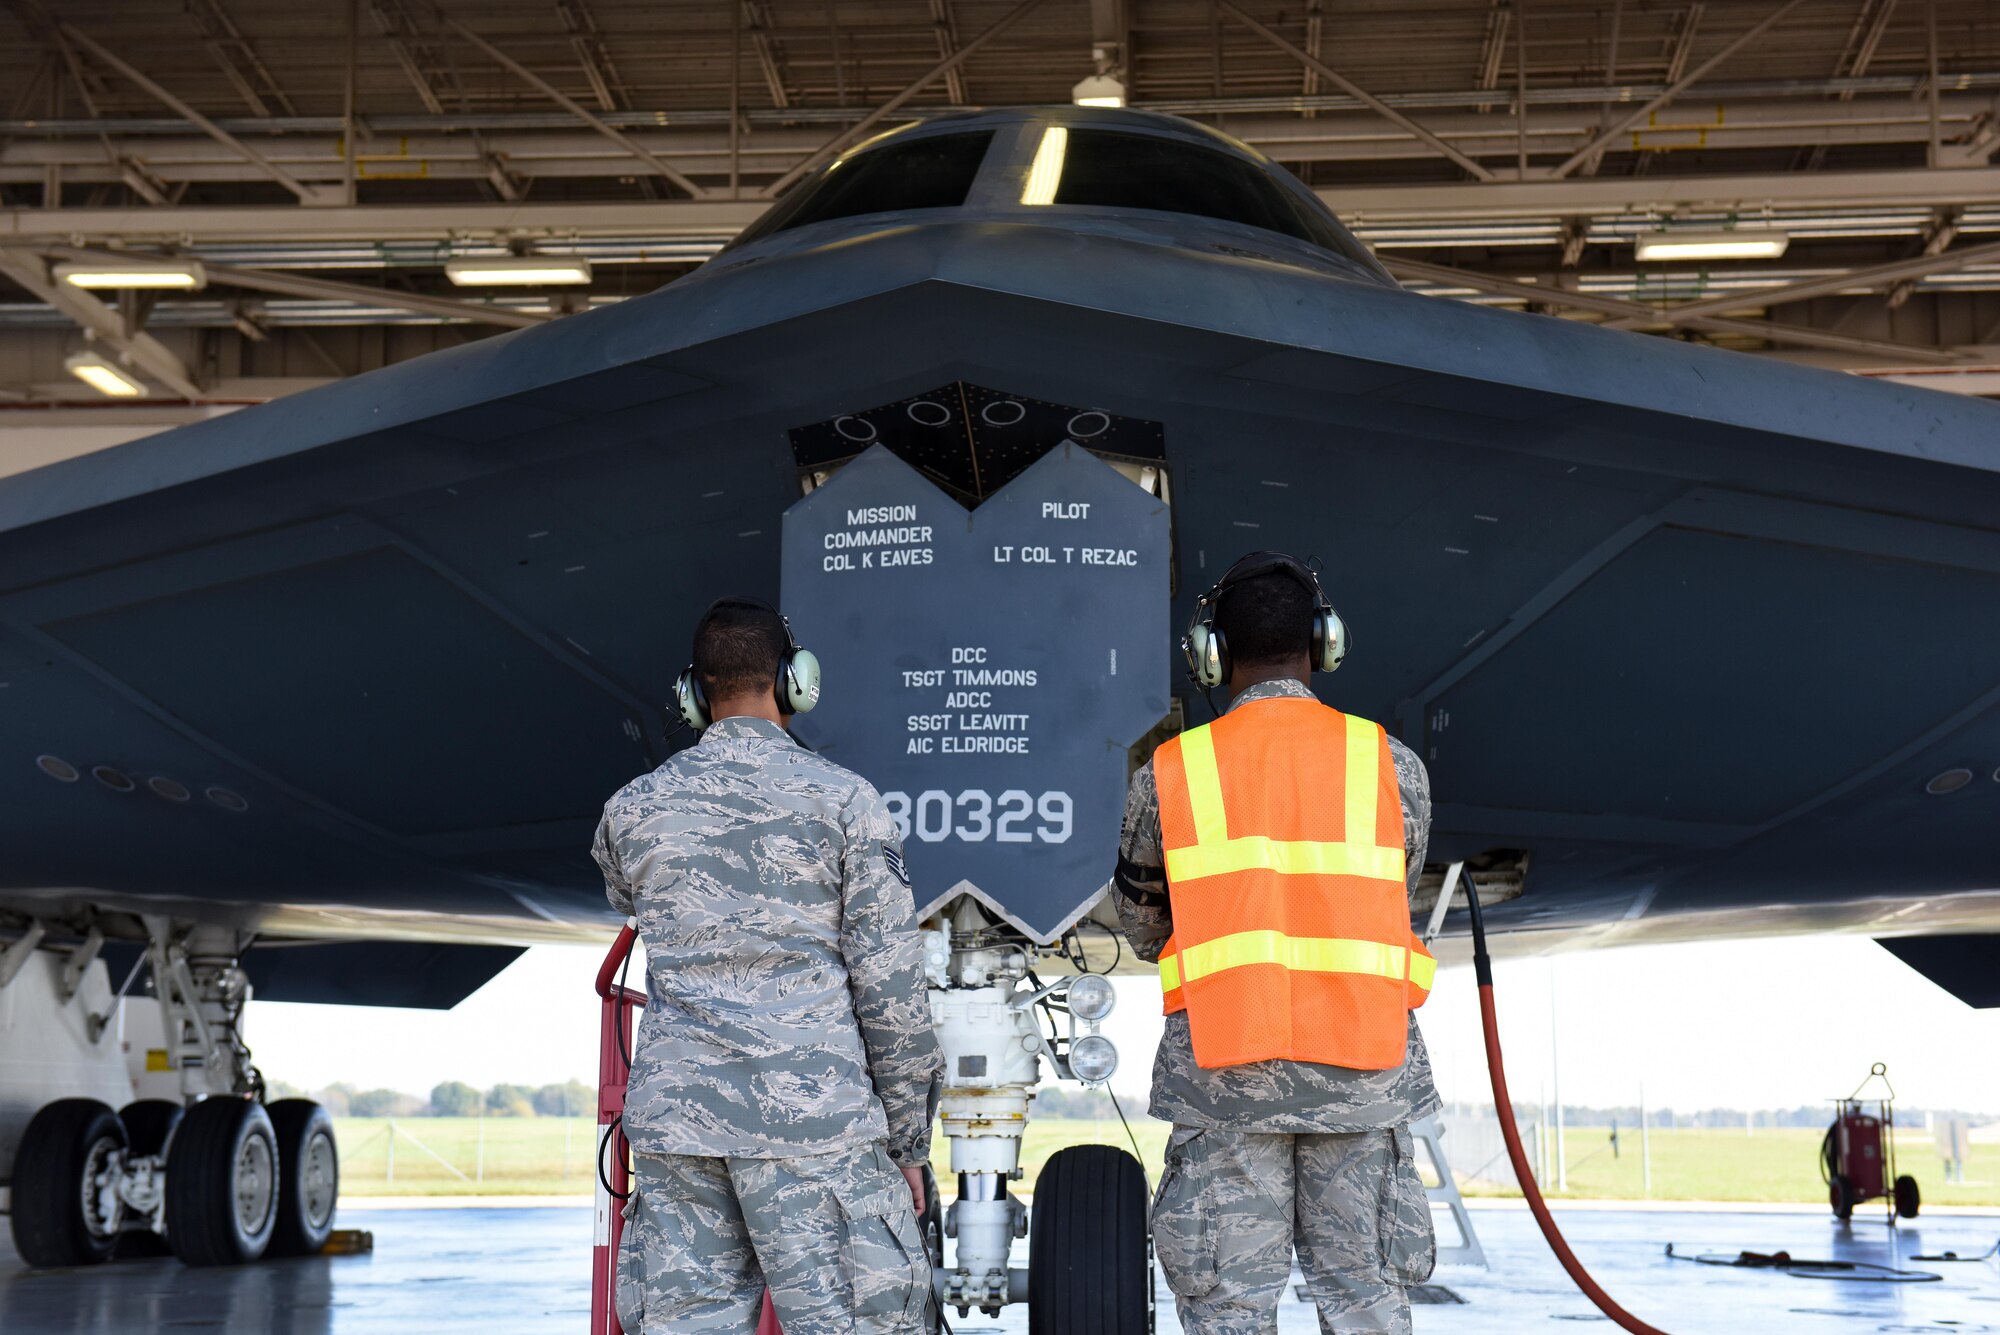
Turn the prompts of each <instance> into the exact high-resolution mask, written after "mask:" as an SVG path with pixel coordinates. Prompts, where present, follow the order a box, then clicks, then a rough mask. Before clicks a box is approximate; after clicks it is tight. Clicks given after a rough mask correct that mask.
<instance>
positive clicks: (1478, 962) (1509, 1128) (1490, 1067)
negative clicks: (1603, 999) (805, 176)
mask: <svg viewBox="0 0 2000 1335" xmlns="http://www.w3.org/2000/svg"><path fill="white" fill-rule="evenodd" d="M1464 884H1465V894H1466V903H1467V906H1468V907H1469V908H1470V909H1471V910H1472V963H1473V968H1474V969H1475V970H1476V971H1477V976H1478V979H1479V1018H1480V1021H1481V1023H1482V1024H1483V1025H1484V1027H1485V1030H1486V1069H1487V1071H1488V1072H1489V1073H1490V1074H1491V1075H1492V1077H1493V1108H1494V1111H1495V1112H1496V1113H1497V1114H1498V1116H1499V1118H1500V1134H1501V1135H1502V1136H1503V1137H1504V1138H1505V1139H1506V1141H1507V1158H1508V1159H1509V1160H1510V1161H1511V1162H1512V1163H1513V1165H1514V1176H1515V1178H1516V1179H1517V1180H1518V1181H1519V1182H1520V1184H1521V1194H1522V1195H1523V1196H1525V1197H1527V1199H1528V1209H1529V1210H1530V1211H1532V1212H1533V1213H1534V1216H1535V1223H1536V1224H1538V1225H1540V1226H1541V1230H1542V1236H1543V1237H1544V1238H1547V1239H1548V1243H1549V1250H1550V1251H1552V1252H1554V1253H1555V1254H1556V1260H1558V1261H1561V1262H1562V1268H1563V1269H1564V1270H1567V1271H1568V1272H1569V1277H1570V1278H1571V1279H1573V1280H1575V1281H1576V1286H1577V1288H1579V1289H1581V1290H1583V1296H1584V1297H1586V1298H1588V1299H1590V1301H1591V1302H1593V1303H1595V1304H1596V1305H1597V1310H1598V1311H1600V1312H1602V1313H1604V1315H1605V1316H1607V1317H1609V1318H1611V1320H1612V1321H1614V1322H1616V1323H1617V1324H1618V1325H1620V1326H1622V1327H1624V1328H1625V1329H1626V1330H1629V1331H1631V1332H1632V1335H1666V1332H1665V1331H1662V1330H1661V1329H1660V1328H1659V1327H1657V1326H1649V1325H1647V1324H1646V1323H1645V1322H1643V1321H1641V1320H1640V1319H1639V1318H1638V1317H1636V1316H1633V1315H1632V1314H1631V1313H1630V1312H1628V1311H1626V1310H1625V1309H1624V1308H1622V1307H1620V1306H1619V1305H1618V1304H1617V1303H1615V1302H1613V1301H1612V1299H1611V1295H1610V1294H1608V1293H1606V1292H1605V1291H1604V1290H1603V1289H1601V1288H1599V1287H1598V1284H1597V1281H1596V1280H1594V1279H1592V1278H1591V1277H1590V1272H1589V1271H1588V1270H1585V1269H1584V1268H1583V1262H1581V1261H1579V1260H1577V1259H1576V1253H1575V1252H1573V1251H1571V1250H1570V1249H1569V1242H1568V1241H1567V1240H1566V1239H1565V1238H1564V1237H1563V1235H1562V1230H1561V1229H1559V1228H1557V1227H1556V1221H1555V1217H1554V1216H1553V1215H1551V1214H1550V1213H1549V1207H1548V1202H1546V1201H1544V1200H1543V1199H1542V1191H1541V1188H1540V1187H1538V1186H1536V1185H1535V1175H1534V1173H1533V1171H1531V1169H1530V1167H1529V1164H1528V1152H1527V1150H1526V1149H1525V1148H1523V1147H1522V1145H1521V1129H1520V1128H1519V1127H1517V1126H1515V1125H1514V1104H1513V1102H1512V1101H1511V1100H1510V1099H1509V1098H1508V1097H1507V1067H1506V1063H1505V1062H1504V1061H1503V1060H1502V1059H1501V1056H1500V1021H1499V1019H1498V1018H1497V1017H1496V1016H1495V1014H1494V1011H1493V963H1492V961H1491V960H1490V959H1489V958H1488V957H1487V954H1486V925H1485V923H1484V922H1483V921H1482V920H1481V918H1480V914H1479V892H1478V890H1476V889H1475V888H1474V887H1473V885H1472V878H1471V877H1470V876H1467V877H1465V878H1464Z"/></svg>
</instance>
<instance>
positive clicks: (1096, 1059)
mask: <svg viewBox="0 0 2000 1335" xmlns="http://www.w3.org/2000/svg"><path fill="white" fill-rule="evenodd" d="M1069 1069H1070V1074H1072V1075H1074V1076H1075V1077H1076V1078H1077V1079H1079V1080H1081V1081H1083V1083H1084V1084H1086V1085H1101V1084H1103V1083H1104V1082H1105V1081H1107V1080H1109V1079H1110V1078H1111V1076H1112V1074H1113V1073H1114V1072H1116V1071H1117V1069H1118V1045H1117V1044H1115V1043H1113V1042H1112V1041H1111V1040H1110V1039H1108V1038H1106V1037H1105V1036H1104V1035H1102V1034H1086V1035H1085V1036H1084V1037H1082V1038H1079V1039H1078V1040H1077V1041H1076V1042H1074V1043H1072V1044H1070V1049H1069Z"/></svg>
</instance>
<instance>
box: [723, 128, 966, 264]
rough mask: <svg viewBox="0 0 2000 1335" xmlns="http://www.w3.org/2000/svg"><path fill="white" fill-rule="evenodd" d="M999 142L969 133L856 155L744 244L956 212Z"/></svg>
mask: <svg viewBox="0 0 2000 1335" xmlns="http://www.w3.org/2000/svg"><path fill="white" fill-rule="evenodd" d="M992 142H993V131H991V130H966V131H963V132H961V133H957V134H933V135H924V136H919V137H918V138H915V139H896V140H891V141H890V142H889V143H886V144H884V145H882V146H881V147H880V148H871V149H868V150H866V151H865V152H861V153H856V154H855V155H854V156H853V157H851V158H848V159H847V160H846V161H844V162H841V163H839V164H838V165H836V166H835V167H834V168H833V170H831V171H828V172H826V173H824V174H822V175H821V176H820V177H819V178H818V179H817V180H814V181H813V182H812V183H810V184H809V185H806V186H804V187H803V188H801V189H799V190H795V191H793V192H792V194H790V195H789V196H787V197H786V198H785V200H784V201H783V202H782V203H780V204H779V205H777V207H775V208H773V209H772V210H771V211H770V212H769V213H767V214H765V215H764V217H763V218H761V219H759V220H758V222H757V224H756V225H755V226H754V227H751V228H749V229H748V230H746V231H745V232H744V233H743V234H742V236H740V237H739V238H738V239H737V243H736V244H738V245H742V244H744V243H746V242H750V241H755V240H756V239H757V238H759V237H764V236H769V235H771V234H772V233H773V232H784V231H789V230H790V229H792V228H794V227H804V226H806V225H807V224H808V223H816V222H825V221H826V220H827V219H829V218H852V217H854V216H855V215H856V214H861V213H888V212H893V211H899V210H902V209H950V208H957V207H958V206H959V205H961V204H963V203H965V197H966V196H967V195H968V194H970V193H971V191H972V181H973V178H974V177H976V176H977V175H979V164H980V161H981V160H982V159H984V158H985V156H986V149H987V147H988V146H989V145H991V144H992Z"/></svg>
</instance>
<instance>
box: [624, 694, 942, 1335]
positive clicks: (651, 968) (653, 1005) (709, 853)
mask: <svg viewBox="0 0 2000 1335" xmlns="http://www.w3.org/2000/svg"><path fill="white" fill-rule="evenodd" d="M711 694H712V692H711ZM766 703H768V700H767V701H766ZM718 712H721V711H718ZM771 712H775V711H771ZM593 851H594V854H595V856H596V859H597V862H598V865H599V866H600V867H601V868H602V869H603V871H604V878H605V884H606V890H607V894H608V896H609V898H610V900H611V903H612V905H613V906H614V907H616V908H617V909H618V910H619V912H621V913H625V914H628V915H631V916H633V917H635V918H637V919H638V923H639V935H640V938H641V940H642V941H643V942H644V945H645V949H646V971H647V983H648V989H649V991H650V994H651V997H650V1000H649V1001H648V1003H647V1005H646V1009H645V1012H644V1015H643V1018H642V1019H641V1021H640V1024H639V1032H638V1039H637V1044H636V1053H635V1055H634V1057H633V1062H632V1074H631V1082H630V1085H629V1092H628V1095H627V1101H626V1111H625V1130H626V1134H627V1135H628V1136H629V1137H630V1139H631V1142H632V1148H633V1153H634V1160H635V1165H636V1175H635V1177H636V1186H635V1188H634V1195H633V1199H632V1200H631V1201H630V1202H628V1204H627V1206H626V1217H627V1220H628V1224H627V1231H626V1233H625V1242H624V1246H623V1248H622V1252H621V1255H620V1257H619V1273H618V1283H617V1286H616V1298H617V1306H618V1313H619V1319H620V1320H621V1321H622V1322H623V1323H624V1328H625V1330H626V1331H627V1332H628V1335H641V1332H643V1333H644V1335H656V1333H658V1335H664V1333H666V1332H672V1335H691V1333H692V1332H708V1331H714V1332H717V1335H747V1332H749V1331H750V1330H752V1329H753V1328H754V1327H755V1325H756V1322H757V1312H758V1309H759V1306H760V1304H761V1303H762V1300H763V1294H764V1291H765V1288H766V1286H767V1285H768V1287H769V1288H770V1291H771V1295H772V1299H773V1301H774V1303H775V1305H776V1307H777V1310H778V1315H779V1319H780V1321H781V1323H782V1324H783V1326H784V1328H785V1331H786V1335H836V1332H838V1333H839V1335H848V1333H849V1332H868V1333H870V1335H873V1333H874V1332H881V1333H882V1335H905V1333H909V1335H914V1333H915V1332H919V1331H922V1330H924V1329H925V1328H926V1327H925V1314H926V1312H927V1310H928V1306H929V1301H930V1294H931V1271H930V1263H929V1260H928V1258H927V1257H926V1256H925V1253H924V1249H923V1244H922V1241H921V1239H920V1237H919V1233H918V1227H917V1220H916V1213H915V1207H914V1202H913V1201H912V1196H911V1190H912V1188H911V1184H910V1183H909V1182H908V1181H906V1174H905V1173H903V1172H901V1171H899V1169H903V1168H911V1169H918V1168H920V1167H921V1165H923V1164H924V1163H925V1162H926V1161H927V1160H928V1158H929V1155H930V1138H931V1120H932V1116H933V1113H934V1111H935V1107H936V1101H937V1095H938V1090H939V1088H940V1077H941V1075H942V1072H943V1064H944V1063H943V1057H942V1055H941V1053H940V1050H939V1048H938V1044H937V1040H936V1038H935V1037H934V1036H933V1035H932V1033H931V1020H930V1011H929V1005H928V1001H927V999H926V996H925V989H924V977H923V962H922V961H923V956H922V946H921V942H920V939H919V937H918V935H917V931H916V926H915V923H914V921H913V919H914V905H913V904H912V900H911V894H910V887H909V884H908V881H907V879H906V877H905V874H904V871H903V863H902V852H901V846H900V844H899V842H898V840H897V836H896V829H895V825H894V823H893V822H892V821H891V820H890V818H889V815H888V813H887V811H885V810H884V808H883V806H882V801H881V798H880V797H879V796H878V795H877V794H876V792H875V790H874V789H873V788H872V787H870V786H869V785H868V784H867V783H866V782H864V781H863V780H861V779H860V778H858V777H856V776H855V775H853V774H850V773H849V772H847V771H846V770H843V769H841V768H840V767H839V766H837V765H834V764H832V763H830V762H828V761H826V760H823V759H821V758H820V757H818V756H816V755H814V754H813V753H811V752H810V751H807V750H805V749H804V748H803V747H801V746H799V745H798V744H797V743H796V742H794V741H793V740H792V739H791V737H790V736H789V735H788V734H787V732H786V731H785V729H784V728H783V727H782V726H781V724H780V722H779V721H776V720H775V719H772V718H765V717H747V716H732V717H722V718H718V719H717V720H716V721H715V722H714V723H713V724H711V725H710V726H709V727H708V728H707V730H706V731H705V732H703V734H702V736H701V740H700V742H699V743H698V744H697V745H695V746H693V747H691V748H689V749H688V750H685V751H683V752H681V753H680V754H679V755H677V756H675V757H674V758H673V759H671V760H669V761H668V762H667V763H666V764H664V765H662V766H661V767H660V768H659V769H657V770H655V771H653V772H652V773H651V774H647V775H644V776H642V777H640V778H638V779H635V780H634V781H633V782H631V783H630V784H628V785H626V786H625V787H624V788H623V789H621V790H620V791H619V792H618V794H617V795H616V796H614V797H613V798H612V799H611V801H610V802H609V803H608V804H606V806H605V810H604V819H603V821H602V823H601V824H600V825H599V827H598V831H597V838H596V842H595V846H594V850H593Z"/></svg>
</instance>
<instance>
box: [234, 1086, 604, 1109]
mask: <svg viewBox="0 0 2000 1335" xmlns="http://www.w3.org/2000/svg"><path fill="white" fill-rule="evenodd" d="M271 1097H272V1098H299V1097H305V1098H310V1099H316V1100H318V1101H319V1102H320V1103H321V1104H323V1105H324V1106H325V1107H326V1110H327V1111H328V1112H330V1113H332V1114H333V1115H334V1116H335V1117H478V1116H480V1115H481V1114H482V1112H483V1113H484V1115H485V1116H488V1117H588V1116H592V1115H594V1114H595V1113H596V1111H597V1090H596V1088H595V1087H594V1086H592V1085H586V1084H585V1083H584V1082H583V1081H581V1080H571V1081H568V1082H566V1083H564V1084H560V1085H511V1084H498V1085H494V1086H493V1087H492V1088H490V1089H477V1088H475V1087H473V1086H472V1085H468V1084H466V1083H465V1082H464V1081H463V1080H447V1081H445V1082H444V1083H443V1084H440V1085H437V1086H435V1087H434V1088H432V1090H431V1093H430V1097H429V1098H428V1099H426V1098H424V1097H422V1096H421V1095H417V1094H406V1093H404V1092H403V1091H402V1090H400V1089H360V1088H357V1087H356V1086H354V1085H351V1084H347V1083H345V1082H342V1083H339V1084H333V1085H328V1086H327V1087H326V1088H325V1089H316V1090H311V1091H305V1090H300V1089H296V1088H294V1087H292V1086H290V1085H287V1084H285V1083H284V1082H282V1081H279V1082H276V1083H274V1084H273V1085H272V1087H271Z"/></svg>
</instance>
